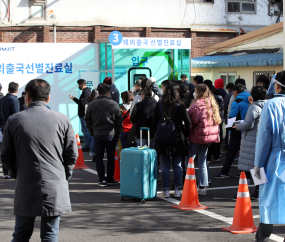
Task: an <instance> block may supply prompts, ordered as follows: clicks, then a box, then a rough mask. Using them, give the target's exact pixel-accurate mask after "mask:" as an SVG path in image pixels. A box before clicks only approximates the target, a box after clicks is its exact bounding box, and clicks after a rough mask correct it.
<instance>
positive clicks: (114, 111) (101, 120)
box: [85, 95, 123, 136]
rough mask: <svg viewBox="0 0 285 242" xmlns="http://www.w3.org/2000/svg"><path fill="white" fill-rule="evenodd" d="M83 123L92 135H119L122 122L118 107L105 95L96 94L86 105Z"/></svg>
mask: <svg viewBox="0 0 285 242" xmlns="http://www.w3.org/2000/svg"><path fill="white" fill-rule="evenodd" d="M85 123H86V127H87V128H88V130H89V133H90V134H91V135H92V136H115V135H119V134H120V132H121V129H122V123H123V117H122V113H121V110H120V107H119V105H118V104H117V103H116V102H115V101H113V100H111V99H110V98H108V97H107V96H105V95H103V96H98V97H97V98H96V99H95V100H94V101H93V102H91V103H89V105H88V108H87V113H86V116H85Z"/></svg>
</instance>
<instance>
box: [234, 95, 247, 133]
mask: <svg viewBox="0 0 285 242" xmlns="http://www.w3.org/2000/svg"><path fill="white" fill-rule="evenodd" d="M248 97H249V94H248V93H246V92H242V93H240V94H238V95H237V97H236V99H235V100H234V101H233V102H232V104H231V112H230V114H229V118H236V121H238V120H244V118H245V115H246V113H247V110H248V107H249V101H248ZM230 130H231V138H234V139H241V132H240V131H238V130H236V129H233V128H230Z"/></svg>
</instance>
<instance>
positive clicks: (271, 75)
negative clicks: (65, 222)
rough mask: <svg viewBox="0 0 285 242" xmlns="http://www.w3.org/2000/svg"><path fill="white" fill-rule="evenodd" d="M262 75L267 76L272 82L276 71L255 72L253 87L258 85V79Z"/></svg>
mask: <svg viewBox="0 0 285 242" xmlns="http://www.w3.org/2000/svg"><path fill="white" fill-rule="evenodd" d="M260 75H265V76H267V77H268V78H269V81H271V79H272V77H273V76H274V75H275V71H254V72H253V87H254V86H256V85H257V83H256V81H257V77H258V76H260Z"/></svg>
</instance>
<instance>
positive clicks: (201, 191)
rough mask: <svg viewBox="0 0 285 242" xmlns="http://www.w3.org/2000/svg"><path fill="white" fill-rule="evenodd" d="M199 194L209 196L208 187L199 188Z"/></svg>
mask: <svg viewBox="0 0 285 242" xmlns="http://www.w3.org/2000/svg"><path fill="white" fill-rule="evenodd" d="M197 192H198V194H199V195H203V196H204V195H207V189H206V187H205V188H200V187H198V188H197Z"/></svg>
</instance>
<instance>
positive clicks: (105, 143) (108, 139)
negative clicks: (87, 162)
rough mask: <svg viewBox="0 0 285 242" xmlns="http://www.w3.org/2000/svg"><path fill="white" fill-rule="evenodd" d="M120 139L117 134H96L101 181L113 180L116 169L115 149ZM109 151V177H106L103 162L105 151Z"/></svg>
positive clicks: (98, 168)
mask: <svg viewBox="0 0 285 242" xmlns="http://www.w3.org/2000/svg"><path fill="white" fill-rule="evenodd" d="M117 141H118V137H117V136H95V147H96V153H95V162H96V169H97V172H98V176H99V181H100V182H101V181H104V180H107V181H112V180H113V177H114V171H115V149H116V144H117ZM105 149H106V151H107V160H108V162H107V178H106V177H105V166H104V163H103V158H104V151H105Z"/></svg>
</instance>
